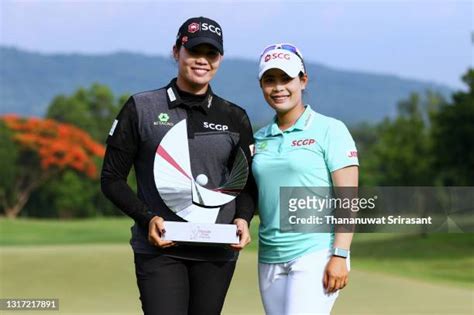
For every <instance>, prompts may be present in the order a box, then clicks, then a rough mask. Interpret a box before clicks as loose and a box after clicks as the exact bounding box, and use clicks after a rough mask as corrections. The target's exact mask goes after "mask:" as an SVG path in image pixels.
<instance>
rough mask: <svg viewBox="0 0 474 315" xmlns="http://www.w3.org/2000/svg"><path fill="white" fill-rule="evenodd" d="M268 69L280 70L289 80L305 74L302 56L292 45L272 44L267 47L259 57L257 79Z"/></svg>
mask: <svg viewBox="0 0 474 315" xmlns="http://www.w3.org/2000/svg"><path fill="white" fill-rule="evenodd" d="M270 69H280V70H282V71H284V72H285V73H286V74H288V76H290V77H291V78H296V77H297V76H298V75H299V74H300V73H301V72H302V73H306V70H305V66H304V61H303V55H302V54H301V52H300V51H299V49H298V48H297V47H296V46H294V45H292V44H286V43H281V44H273V45H270V46H267V48H265V49H264V50H263V52H262V55H261V57H260V65H259V71H258V79H259V80H260V79H261V78H262V76H263V74H264V73H265V72H266V71H267V70H270Z"/></svg>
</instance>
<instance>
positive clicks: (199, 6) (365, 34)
mask: <svg viewBox="0 0 474 315" xmlns="http://www.w3.org/2000/svg"><path fill="white" fill-rule="evenodd" d="M0 3H1V5H0V45H4V46H13V47H17V48H21V49H26V50H30V51H38V52H42V53H87V54H104V53H111V52H116V51H130V52H138V53H145V54H149V55H162V56H170V54H171V47H172V45H173V43H174V40H175V36H176V33H177V30H178V28H179V26H180V25H181V24H182V23H183V22H184V21H185V20H186V19H187V18H189V17H192V16H206V17H209V18H212V19H215V20H216V21H218V22H219V23H220V25H221V26H222V29H223V34H224V49H225V58H245V59H250V60H254V61H255V62H256V63H257V60H258V57H259V55H260V52H261V50H262V49H263V48H264V47H265V46H267V45H268V44H272V43H278V42H290V43H293V44H295V45H297V46H298V47H299V48H300V50H301V51H302V53H303V55H304V57H305V60H306V61H307V62H318V63H321V64H323V65H326V66H330V67H333V68H336V69H341V70H353V71H363V72H370V73H383V74H394V75H398V76H400V77H403V78H412V79H420V80H425V81H432V82H436V83H442V84H446V85H448V86H451V87H454V88H461V87H463V83H462V82H461V80H460V77H461V75H462V74H463V73H464V72H465V71H466V70H467V68H468V67H473V65H474V55H473V48H474V45H473V35H472V34H474V33H473V30H474V22H473V19H474V17H473V16H474V0H441V1H439V0H413V1H412V0H392V1H386V0H371V1H362V0H344V1H342V0H319V1H291V0H287V1H275V0H266V1H263V0H260V1H250V0H240V1H230V0H223V1H142V0H136V1H131V0H63V1H51V0H37V1H35V0H28V1H13V0H0ZM310 75H311V74H310ZM316 75H317V74H316Z"/></svg>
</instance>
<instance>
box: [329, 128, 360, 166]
mask: <svg viewBox="0 0 474 315" xmlns="http://www.w3.org/2000/svg"><path fill="white" fill-rule="evenodd" d="M325 153H326V154H325V158H326V165H327V166H328V169H329V171H330V172H334V171H336V170H338V169H341V168H344V167H347V166H351V165H359V160H358V158H357V148H356V146H355V143H354V139H352V136H351V134H350V132H349V130H348V129H347V127H346V125H344V123H343V122H341V121H339V120H335V121H334V122H332V123H331V124H330V125H329V128H328V132H327V135H326V152H325Z"/></svg>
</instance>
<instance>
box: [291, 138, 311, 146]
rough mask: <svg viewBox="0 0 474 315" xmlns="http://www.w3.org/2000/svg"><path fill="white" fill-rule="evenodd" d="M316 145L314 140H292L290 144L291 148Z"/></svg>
mask: <svg viewBox="0 0 474 315" xmlns="http://www.w3.org/2000/svg"><path fill="white" fill-rule="evenodd" d="M314 143H316V140H315V139H300V140H293V141H292V142H291V146H292V147H301V146H306V145H312V144H314Z"/></svg>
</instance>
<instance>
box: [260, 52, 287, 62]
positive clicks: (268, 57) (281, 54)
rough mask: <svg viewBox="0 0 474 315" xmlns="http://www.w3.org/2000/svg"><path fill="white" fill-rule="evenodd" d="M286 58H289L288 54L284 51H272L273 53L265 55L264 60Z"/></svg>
mask: <svg viewBox="0 0 474 315" xmlns="http://www.w3.org/2000/svg"><path fill="white" fill-rule="evenodd" d="M277 58H278V59H286V60H290V54H285V53H282V52H281V53H273V54H268V55H266V56H265V62H267V61H269V60H271V59H277Z"/></svg>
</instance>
